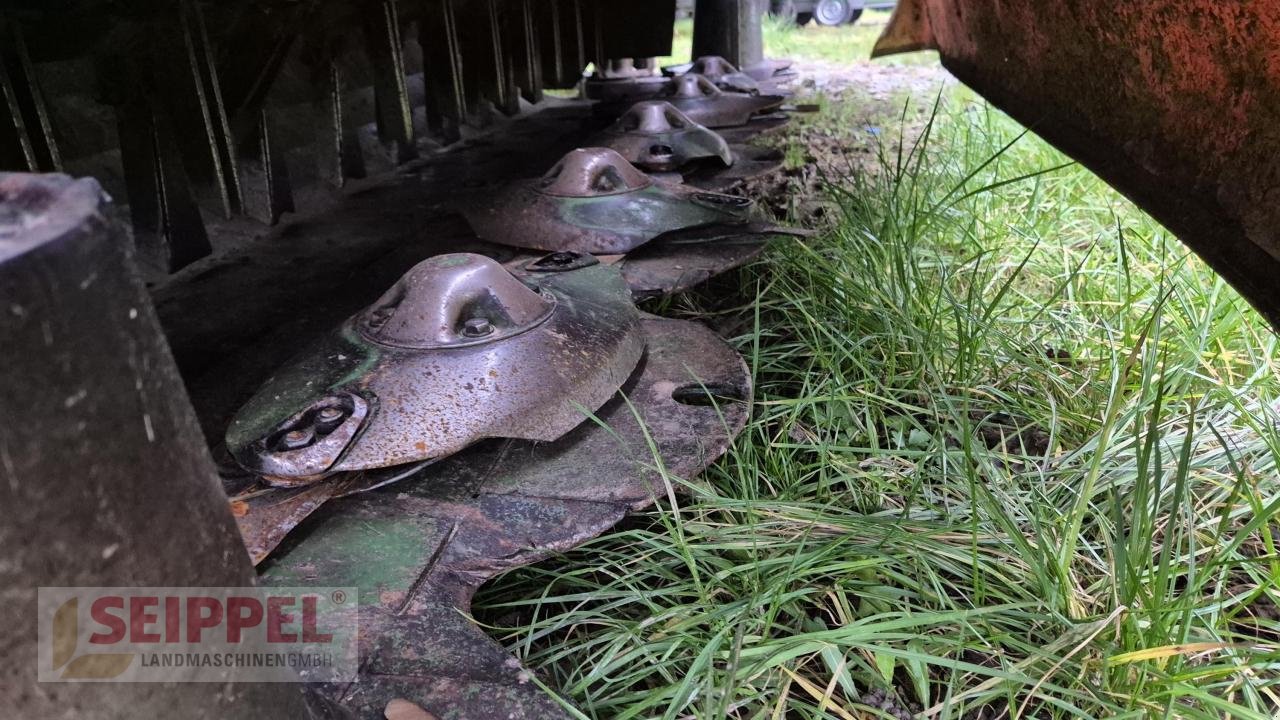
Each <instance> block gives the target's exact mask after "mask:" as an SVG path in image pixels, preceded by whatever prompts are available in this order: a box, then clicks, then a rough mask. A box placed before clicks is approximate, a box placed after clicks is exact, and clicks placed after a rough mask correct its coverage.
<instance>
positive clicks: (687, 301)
mask: <svg viewBox="0 0 1280 720" xmlns="http://www.w3.org/2000/svg"><path fill="white" fill-rule="evenodd" d="M814 31H815V30H812V29H805V30H802V31H797V34H799V33H809V32H814ZM774 32H776V29H775V31H774ZM833 35H834V33H833ZM806 42H807V41H806ZM795 47H800V46H799V45H796V46H795ZM797 56H799V53H797ZM934 100H935V99H934V98H915V99H913V100H912V101H911V102H913V103H914V104H916V105H919V104H921V103H924V104H925V105H926V107H932V105H933V103H934ZM828 105H830V106H831V107H832V108H833V113H832V114H829V115H826V116H825V117H821V116H820V117H817V118H812V119H807V120H802V121H801V122H802V123H804V122H808V123H828V124H830V127H831V128H838V127H846V128H847V124H842V123H841V122H839V113H838V101H837V100H832V101H831V102H829V103H828ZM903 117H908V118H910V117H912V115H910V114H909V113H908V114H904V115H903ZM833 118H834V119H833ZM883 128H884V132H883V133H882V134H881V136H880V137H881V138H885V137H889V138H890V139H889V140H886V141H885V142H884V143H883V144H882V145H880V146H877V147H876V148H875V149H876V153H875V155H874V160H873V161H871V162H850V163H849V164H848V167H849V168H850V169H849V170H848V172H846V173H843V174H840V175H838V176H833V177H829V178H827V181H826V184H825V188H826V192H827V193H828V195H829V199H830V201H831V204H832V207H833V208H834V214H835V221H834V222H832V223H831V224H830V226H829V227H828V228H827V230H826V231H825V232H824V233H823V234H822V236H820V237H818V238H814V239H812V240H809V241H806V242H804V243H795V242H788V243H780V244H779V245H778V246H777V247H775V248H773V249H772V250H771V251H770V252H769V253H768V254H767V256H766V257H765V258H764V259H763V260H762V261H761V262H759V263H757V264H756V265H754V266H752V267H751V268H748V269H747V270H745V271H743V272H742V274H741V275H740V278H739V281H740V286H741V290H742V293H741V298H740V299H739V300H738V301H737V302H736V304H735V303H726V300H725V298H723V297H719V298H717V297H713V296H711V295H709V294H708V295H703V296H690V297H687V298H684V299H682V300H680V301H677V302H676V303H674V304H673V305H672V306H670V307H668V308H666V309H665V311H666V312H667V313H668V314H676V315H681V316H687V317H690V318H695V319H696V318H706V317H708V316H709V315H711V314H716V315H726V314H728V315H733V316H735V317H738V318H741V319H744V321H745V328H746V329H745V330H743V331H742V332H741V333H739V334H738V335H737V336H736V337H733V338H731V341H732V342H733V343H734V345H735V346H736V347H738V348H739V350H740V351H741V352H742V353H743V354H744V356H745V357H747V359H748V361H749V363H750V365H751V367H752V368H753V372H754V375H755V382H756V388H755V398H754V413H753V418H752V420H751V422H750V424H749V425H748V427H747V429H746V431H745V432H744V433H743V434H742V436H741V437H740V438H739V439H738V441H737V442H736V443H735V445H734V446H733V448H732V449H731V451H730V453H729V455H728V456H727V457H725V458H724V459H723V460H722V461H720V462H718V463H717V464H716V465H715V466H713V467H712V468H710V469H709V470H708V471H707V472H706V473H704V475H703V476H702V477H701V478H699V479H698V481H697V482H694V483H687V482H686V481H685V480H684V479H681V478H674V477H673V478H670V482H671V483H673V484H674V485H676V486H678V487H684V488H686V489H687V490H688V491H689V492H688V495H686V496H685V497H684V498H683V499H682V500H681V501H680V502H679V503H678V504H670V503H663V504H661V505H660V506H658V507H656V508H655V509H653V510H651V511H649V512H647V513H644V514H641V515H640V516H638V517H637V518H635V519H634V520H633V521H632V522H630V523H629V524H628V525H627V526H626V527H625V528H623V529H621V530H620V531H618V532H615V533H612V534H609V535H606V536H604V537H601V538H599V539H597V540H594V541H592V542H590V543H588V544H587V545H585V546H583V547H581V548H578V549H576V550H573V551H571V552H568V553H566V554H564V555H563V556H562V557H559V558H556V559H555V560H554V561H550V562H546V563H543V564H540V565H538V566H535V567H530V568H524V569H520V570H517V571H514V572H511V573H508V574H507V575H505V576H503V577H501V578H499V579H498V580H497V581H495V582H494V583H492V584H491V585H489V586H487V587H486V588H485V589H484V591H483V592H482V595H481V597H479V598H478V599H477V602H476V612H477V616H478V617H480V618H481V619H485V620H488V621H490V622H493V623H494V624H495V625H496V627H495V628H494V630H493V633H494V635H495V636H496V637H498V638H499V639H500V640H501V641H502V642H504V643H505V644H506V645H507V646H508V647H509V648H510V649H511V650H512V651H514V652H515V653H517V654H518V655H519V656H521V658H522V660H523V661H524V662H526V663H527V664H528V665H529V666H530V667H532V668H535V669H536V670H537V671H538V672H539V673H540V675H541V677H542V678H543V679H544V680H545V681H546V682H547V684H548V685H549V686H551V687H552V688H555V690H556V691H557V692H558V693H560V694H562V695H563V696H564V697H566V698H568V699H569V700H571V701H572V702H574V703H575V704H576V705H577V706H578V707H579V708H581V710H582V712H583V713H584V714H585V715H586V716H588V717H595V718H651V717H653V718H657V717H661V718H690V717H697V718H723V717H732V718H875V717H893V715H891V714H889V713H890V712H898V713H899V716H903V715H904V713H902V712H900V711H901V708H902V707H907V708H909V709H910V710H911V712H912V713H913V714H915V715H917V716H919V717H926V718H979V717H988V718H998V717H1011V718H1095V717H1127V718H1220V717H1233V718H1269V717H1273V716H1274V715H1275V713H1276V712H1277V708H1280V697H1278V694H1280V651H1278V650H1277V648H1280V613H1278V612H1277V602H1278V601H1280V590H1277V579H1280V555H1278V554H1277V552H1276V535H1277V533H1278V532H1280V523H1278V522H1277V515H1276V513H1277V509H1280V474H1278V473H1277V468H1276V458H1277V453H1278V452H1280V413H1278V412H1277V408H1280V405H1277V400H1278V399H1280V381H1278V380H1277V373H1276V366H1275V358H1276V341H1275V338H1274V336H1273V335H1272V334H1271V331H1270V330H1269V329H1268V327H1267V326H1266V324H1265V323H1264V321H1263V320H1262V319H1261V318H1260V317H1259V316H1258V315H1257V314H1256V313H1254V312H1253V311H1252V310H1250V309H1249V308H1248V306H1247V305H1246V304H1245V303H1244V302H1243V301H1242V300H1241V299H1240V298H1239V297H1238V296H1237V295H1236V293H1235V292H1233V291H1232V290H1231V289H1230V288H1229V287H1228V286H1227V285H1225V284H1224V283H1223V282H1222V281H1221V280H1220V279H1218V278H1217V277H1216V276H1215V275H1213V274H1212V273H1211V272H1210V271H1209V270H1208V269H1207V268H1206V267H1205V266H1204V265H1203V264H1202V263H1201V262H1200V261H1199V260H1198V259H1196V258H1195V257H1194V256H1193V255H1191V254H1189V252H1188V251H1187V250H1186V249H1185V248H1184V247H1183V246H1182V245H1181V244H1179V242H1178V241H1177V240H1176V239H1175V238H1173V237H1170V236H1169V234H1168V233H1167V232H1166V231H1165V230H1163V229H1162V228H1161V227H1160V226H1158V225H1157V224H1156V223H1155V222H1154V221H1152V220H1151V219H1150V218H1148V217H1147V216H1145V215H1144V214H1143V213H1142V212H1140V211H1139V210H1137V209H1136V208H1135V207H1133V206H1132V205H1131V204H1129V203H1128V202H1127V201H1125V200H1124V199H1123V198H1121V197H1119V196H1118V195H1117V194H1116V193H1115V192H1113V191H1112V190H1110V189H1109V188H1108V187H1106V186H1105V185H1104V184H1103V183H1102V182H1101V181H1099V180H1098V179H1097V178H1095V177H1094V176H1092V175H1091V174H1090V173H1089V172H1088V171H1086V170H1084V169H1082V168H1081V167H1079V166H1076V165H1073V164H1071V163H1070V162H1069V161H1068V160H1067V159H1066V158H1064V157H1063V156H1061V155H1060V154H1059V153H1057V152H1056V151H1054V150H1053V149H1052V148H1050V147H1049V146H1047V145H1046V144H1044V143H1043V142H1041V141H1039V140H1038V139H1036V138H1034V137H1033V136H1029V135H1025V134H1024V133H1023V130H1022V128H1020V127H1019V126H1017V125H1016V124H1015V123H1014V122H1013V121H1012V120H1010V119H1008V118H1007V117H1005V116H1003V115H1002V114H1000V113H999V112H997V111H995V110H992V109H990V108H989V107H986V106H985V105H983V104H982V103H981V102H978V101H975V100H974V99H973V98H972V97H970V96H969V95H967V93H965V92H964V91H962V90H948V91H946V92H944V94H943V95H942V96H941V97H940V98H937V105H936V107H934V108H933V109H932V110H930V112H929V113H927V114H926V117H925V125H924V127H923V128H921V129H919V131H918V132H906V131H903V132H902V134H901V136H900V137H899V138H896V140H897V142H895V141H894V140H895V138H893V136H894V134H895V127H894V121H893V120H892V119H891V118H885V119H884V122H883ZM845 132H848V133H852V132H853V130H846V131H845ZM886 696H887V697H888V698H889V700H891V701H893V702H883V703H882V702H881V699H882V698H884V697H886ZM882 705H888V706H890V707H889V708H888V709H885V708H882V707H881V706H882ZM873 706H874V707H873Z"/></svg>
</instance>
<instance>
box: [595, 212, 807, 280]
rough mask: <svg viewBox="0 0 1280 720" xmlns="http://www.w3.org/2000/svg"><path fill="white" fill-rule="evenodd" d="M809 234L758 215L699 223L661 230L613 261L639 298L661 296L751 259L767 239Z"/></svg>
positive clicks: (726, 270)
mask: <svg viewBox="0 0 1280 720" xmlns="http://www.w3.org/2000/svg"><path fill="white" fill-rule="evenodd" d="M813 234H814V232H813V231H811V230H798V229H795V228H785V227H779V226H777V225H774V224H772V223H767V222H758V221H757V222H751V223H748V224H747V225H744V226H742V227H737V228H730V229H716V228H699V229H696V230H691V231H686V232H681V233H672V234H670V235H665V236H663V237H662V238H661V239H659V240H656V241H654V242H651V243H649V244H648V245H645V246H643V247H640V248H637V249H636V250H635V251H633V252H630V253H627V255H625V256H624V257H621V258H619V259H617V260H616V261H615V264H616V265H617V267H618V268H619V269H621V270H622V278H623V279H624V280H626V281H627V285H628V286H629V287H630V288H631V295H632V296H633V297H635V298H636V299H637V300H640V299H649V298H654V297H665V296H667V295H672V294H674V293H678V292H683V291H685V290H689V289H691V288H693V287H695V286H697V285H700V284H701V283H704V282H706V281H707V280H710V279H711V278H713V277H715V276H716V275H719V274H721V273H725V272H728V271H730V270H732V269H734V268H736V267H739V266H741V265H743V264H745V263H747V262H749V261H750V260H752V259H754V258H755V257H756V256H757V255H759V254H760V252H761V251H762V250H764V248H765V246H766V245H767V244H768V242H769V241H771V240H781V239H782V238H807V237H812V236H813Z"/></svg>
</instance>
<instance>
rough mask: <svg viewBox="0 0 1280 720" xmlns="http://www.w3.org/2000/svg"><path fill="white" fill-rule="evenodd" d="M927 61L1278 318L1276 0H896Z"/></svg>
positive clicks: (912, 42)
mask: <svg viewBox="0 0 1280 720" xmlns="http://www.w3.org/2000/svg"><path fill="white" fill-rule="evenodd" d="M928 48H934V49H937V50H938V51H939V52H940V54H941V56H942V63H943V65H945V66H946V67H947V69H948V70H950V71H951V72H952V73H954V74H955V76H956V77H958V78H960V79H961V80H962V81H964V82H965V83H966V84H968V85H970V86H972V87H973V88H975V89H976V90H977V91H978V92H980V93H982V94H983V95H984V96H985V97H986V98H987V99H989V100H991V102H992V103H994V104H995V105H997V106H998V107H1000V108H1001V109H1002V110H1004V111H1006V112H1008V113H1009V114H1010V115H1012V116H1013V117H1014V118H1016V119H1017V120H1018V121H1019V122H1021V123H1023V124H1024V125H1026V126H1028V127H1029V128H1031V129H1032V130H1034V131H1035V132H1036V133H1037V134H1039V135H1041V136H1042V137H1044V138H1045V139H1046V140H1048V141H1049V142H1051V143H1053V144H1054V145H1055V146H1057V147H1058V148H1060V149H1062V150H1063V151H1064V152H1066V153H1067V154H1068V155H1071V156H1072V157H1074V158H1076V159H1078V160H1080V161H1081V162H1083V163H1084V164H1085V165H1087V166H1088V167H1089V168H1090V169H1091V170H1093V171H1094V172H1096V173H1098V175H1100V176H1101V177H1102V178H1103V179H1104V180H1106V181H1107V182H1108V183H1110V184H1111V185H1113V186H1114V187H1115V188H1117V189H1118V190H1120V191H1121V192H1123V193H1124V194H1125V195H1127V196H1129V197H1130V198H1131V199H1132V200H1133V201H1134V202H1136V203H1137V204H1138V205H1140V206H1142V208H1143V209H1145V210H1147V211H1148V212H1150V213H1151V214H1152V215H1153V216H1155V218H1156V219H1157V220H1159V221H1160V222H1161V223H1163V224H1164V225H1165V226H1167V227H1168V228H1169V229H1170V230H1172V231H1173V232H1174V233H1176V234H1177V235H1178V237H1179V238H1181V239H1182V240H1183V242H1185V243H1186V244H1187V245H1189V246H1190V247H1191V249H1193V250H1194V251H1195V252H1196V253H1197V254H1199V255H1200V256H1201V257H1203V258H1204V259H1205V260H1206V261H1207V262H1208V263H1209V264H1210V265H1211V266H1212V267H1213V268H1214V269H1215V270H1217V271H1218V272H1219V273H1221V274H1222V275H1223V277H1225V278H1226V279H1227V280H1228V281H1229V282H1231V284H1232V285H1234V286H1235V287H1236V289H1237V290H1239V291H1240V293H1241V294H1242V295H1244V296H1245V298H1247V299H1248V300H1249V302H1251V303H1252V304H1253V305H1254V307H1256V308H1257V309H1258V310H1259V311H1260V312H1261V313H1262V314H1263V315H1264V316H1265V317H1266V318H1267V319H1268V320H1269V321H1270V322H1271V324H1272V326H1273V327H1277V328H1280V280H1277V279H1278V278H1280V0H1255V1H1253V2H1220V1H1218V0H1080V1H1076V2H1067V1H1066V0H1034V1H1033V0H1021V1H1019V2H1002V3H990V2H979V1H977V0H904V1H903V2H899V3H898V7H897V10H896V11H895V12H894V15H893V18H892V20H891V21H890V23H889V25H888V26H887V27H886V29H885V31H884V34H883V35H882V36H881V38H880V41H879V42H878V43H877V44H876V48H875V52H874V54H875V55H884V54H888V53H893V52H904V51H909V50H919V49H928Z"/></svg>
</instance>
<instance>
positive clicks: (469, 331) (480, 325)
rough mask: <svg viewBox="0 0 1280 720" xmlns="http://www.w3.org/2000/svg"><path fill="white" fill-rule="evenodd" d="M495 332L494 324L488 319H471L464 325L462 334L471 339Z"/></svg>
mask: <svg viewBox="0 0 1280 720" xmlns="http://www.w3.org/2000/svg"><path fill="white" fill-rule="evenodd" d="M492 332H493V323H491V322H489V320H488V318H471V319H470V320H467V321H466V322H465V323H463V324H462V334H463V335H465V336H467V337H470V338H479V337H484V336H486V335H489V334H491V333H492Z"/></svg>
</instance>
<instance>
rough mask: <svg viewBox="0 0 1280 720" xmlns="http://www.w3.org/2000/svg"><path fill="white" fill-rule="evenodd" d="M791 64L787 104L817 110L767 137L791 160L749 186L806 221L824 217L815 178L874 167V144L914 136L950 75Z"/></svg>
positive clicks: (777, 209)
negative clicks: (774, 173)
mask: <svg viewBox="0 0 1280 720" xmlns="http://www.w3.org/2000/svg"><path fill="white" fill-rule="evenodd" d="M796 69H797V70H798V71H799V73H800V76H799V77H798V78H797V79H796V80H795V81H794V82H793V83H792V86H791V87H792V90H793V92H794V95H793V97H792V98H791V100H790V103H789V104H791V105H793V106H795V107H797V108H798V109H809V108H811V107H822V110H821V111H820V112H816V113H813V114H805V113H796V114H795V116H794V117H793V121H792V123H791V124H790V125H789V126H788V127H787V128H786V129H785V130H784V131H783V132H782V133H780V134H779V135H778V136H777V137H776V138H774V139H773V142H774V143H776V146H777V147H779V148H783V149H790V150H791V158H790V159H791V161H792V162H791V163H789V165H788V167H787V168H786V170H785V171H784V172H783V173H782V175H781V176H780V177H769V178H764V179H762V180H760V181H758V182H757V183H756V184H754V185H753V186H750V187H749V188H748V193H749V194H750V195H752V196H753V197H757V198H760V199H761V200H762V201H763V202H764V203H765V204H766V205H768V206H769V207H770V208H771V209H772V210H773V212H774V213H775V214H776V215H777V216H778V217H780V218H787V217H790V218H792V219H793V220H798V221H800V222H801V223H803V224H806V225H821V224H823V223H822V220H823V218H824V217H826V216H827V214H828V212H829V206H828V205H827V203H826V202H825V201H824V200H823V195H824V193H823V192H822V191H821V188H820V185H821V179H822V178H824V177H825V178H831V177H843V176H846V175H848V174H850V173H851V172H875V171H876V169H877V164H876V163H875V159H876V156H877V153H878V152H879V151H880V149H881V148H883V150H884V151H885V152H888V153H893V154H896V153H897V151H898V149H899V146H900V144H902V143H906V144H908V145H910V144H911V143H912V142H914V141H915V139H916V138H917V137H918V136H919V133H920V130H921V129H922V128H923V127H924V126H925V124H926V122H927V121H928V115H929V111H930V109H931V108H932V106H933V103H934V101H935V99H936V98H937V96H938V93H939V92H940V91H941V90H942V89H943V88H945V87H947V86H948V85H949V84H951V83H955V82H956V81H955V80H954V79H953V78H952V77H951V75H950V74H949V73H947V71H946V70H944V69H943V68H942V67H941V66H938V65H891V64H886V63H884V62H877V61H857V62H852V63H827V62H823V61H819V60H806V61H805V62H804V63H800V64H798V65H797V66H796ZM904 107H905V108H906V112H905V114H904V112H903V109H904ZM797 154H798V155H799V158H798V159H799V162H796V157H795V156H796V155H797Z"/></svg>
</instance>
